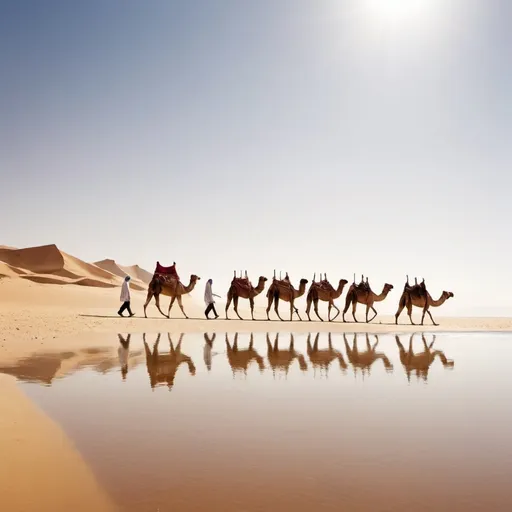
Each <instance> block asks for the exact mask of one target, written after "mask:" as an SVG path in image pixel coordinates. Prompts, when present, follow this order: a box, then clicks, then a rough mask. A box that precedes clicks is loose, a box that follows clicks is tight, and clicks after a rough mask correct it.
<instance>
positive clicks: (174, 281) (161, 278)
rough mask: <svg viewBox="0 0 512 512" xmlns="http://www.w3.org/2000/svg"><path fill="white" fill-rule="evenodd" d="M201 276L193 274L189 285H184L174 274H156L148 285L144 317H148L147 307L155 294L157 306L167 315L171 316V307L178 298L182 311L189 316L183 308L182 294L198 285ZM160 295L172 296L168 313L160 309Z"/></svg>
mask: <svg viewBox="0 0 512 512" xmlns="http://www.w3.org/2000/svg"><path fill="white" fill-rule="evenodd" d="M200 279H201V278H200V277H198V276H196V275H195V274H192V275H191V276H190V283H189V284H188V285H187V286H184V285H183V284H182V283H181V281H180V280H179V279H178V278H176V277H175V276H172V275H163V274H155V275H154V276H153V278H152V279H151V282H150V283H149V285H148V295H147V297H146V302H145V304H144V317H145V318H147V314H146V308H147V307H148V304H149V303H150V302H151V299H152V298H153V296H154V297H155V303H156V307H157V308H158V311H160V313H161V314H162V315H163V316H165V317H167V318H171V316H170V315H171V309H172V306H173V305H174V301H175V300H176V299H178V304H179V306H180V309H181V312H182V313H183V315H184V316H185V318H188V316H187V314H186V313H185V310H184V309H183V302H182V300H181V297H182V295H185V294H187V293H190V292H191V291H192V290H193V289H194V288H195V286H196V283H197V281H199V280H200ZM160 295H167V296H168V297H171V302H170V303H169V309H168V311H167V315H166V314H165V313H164V312H163V311H162V310H161V309H160Z"/></svg>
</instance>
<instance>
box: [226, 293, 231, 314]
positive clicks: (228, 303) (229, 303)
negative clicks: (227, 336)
mask: <svg viewBox="0 0 512 512" xmlns="http://www.w3.org/2000/svg"><path fill="white" fill-rule="evenodd" d="M231 300H232V296H231V294H230V293H228V300H227V302H226V320H229V317H228V309H229V306H231Z"/></svg>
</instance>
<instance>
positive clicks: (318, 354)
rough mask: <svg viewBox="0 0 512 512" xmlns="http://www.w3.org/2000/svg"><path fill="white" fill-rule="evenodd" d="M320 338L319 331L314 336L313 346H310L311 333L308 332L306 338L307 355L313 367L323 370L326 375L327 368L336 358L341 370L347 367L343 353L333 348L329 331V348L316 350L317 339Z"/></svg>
mask: <svg viewBox="0 0 512 512" xmlns="http://www.w3.org/2000/svg"><path fill="white" fill-rule="evenodd" d="M319 338H320V333H317V335H316V337H315V342H314V344H313V346H311V333H309V334H308V339H307V346H308V357H309V360H310V361H311V364H312V365H313V369H314V370H316V369H317V368H319V369H320V371H322V370H325V375H326V376H327V372H328V370H329V366H330V364H331V363H332V362H333V361H334V360H335V359H337V360H338V363H339V365H340V368H341V369H342V370H346V369H347V363H346V362H345V360H344V359H343V355H342V354H341V352H340V351H339V350H335V349H333V347H332V338H331V333H328V339H329V348H328V349H323V350H318V339H319Z"/></svg>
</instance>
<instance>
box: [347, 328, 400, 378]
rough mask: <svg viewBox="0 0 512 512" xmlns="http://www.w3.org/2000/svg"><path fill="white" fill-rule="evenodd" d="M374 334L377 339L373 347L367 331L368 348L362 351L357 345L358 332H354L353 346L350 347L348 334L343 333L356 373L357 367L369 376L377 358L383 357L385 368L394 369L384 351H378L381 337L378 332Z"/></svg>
mask: <svg viewBox="0 0 512 512" xmlns="http://www.w3.org/2000/svg"><path fill="white" fill-rule="evenodd" d="M374 336H375V339H376V341H375V344H374V345H373V347H372V346H371V344H370V337H369V335H368V333H366V350H365V351H364V352H360V351H359V349H358V346H357V333H354V338H353V341H352V348H350V345H349V344H348V341H347V336H346V334H345V333H343V341H344V342H345V350H346V351H347V358H348V360H349V362H350V364H351V365H352V367H353V368H354V373H356V371H357V369H360V370H361V373H362V375H363V376H364V375H365V373H366V375H368V376H369V375H370V369H371V366H372V364H373V363H374V362H375V361H376V360H377V359H382V362H383V363H384V368H386V371H387V372H392V371H393V365H392V364H391V362H390V360H389V359H388V358H387V357H386V355H385V354H384V353H382V352H376V348H377V345H378V344H379V337H378V336H377V335H376V334H374Z"/></svg>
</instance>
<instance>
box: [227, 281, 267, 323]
mask: <svg viewBox="0 0 512 512" xmlns="http://www.w3.org/2000/svg"><path fill="white" fill-rule="evenodd" d="M245 275H246V277H245V279H243V278H240V277H236V273H235V277H234V278H233V281H231V286H230V287H229V290H228V300H227V303H226V320H229V318H228V309H229V306H230V304H231V301H233V309H234V310H235V313H236V314H237V316H238V318H240V320H243V318H242V317H241V316H240V315H239V314H238V299H239V298H242V299H249V304H250V306H251V317H252V319H253V320H254V297H256V295H259V294H260V293H261V292H262V291H263V290H264V288H265V282H266V281H267V278H266V277H263V276H260V278H259V279H258V286H256V288H254V286H252V284H251V283H250V281H249V279H248V278H247V272H246V273H245Z"/></svg>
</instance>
